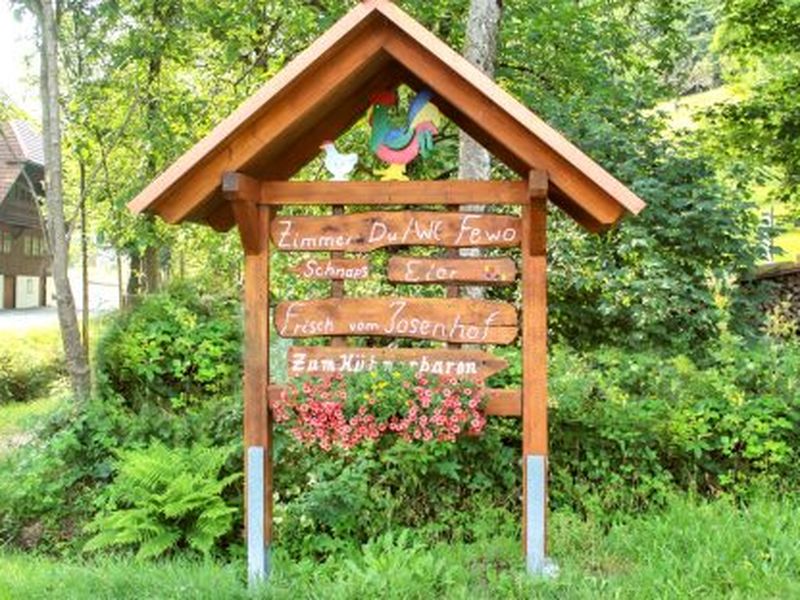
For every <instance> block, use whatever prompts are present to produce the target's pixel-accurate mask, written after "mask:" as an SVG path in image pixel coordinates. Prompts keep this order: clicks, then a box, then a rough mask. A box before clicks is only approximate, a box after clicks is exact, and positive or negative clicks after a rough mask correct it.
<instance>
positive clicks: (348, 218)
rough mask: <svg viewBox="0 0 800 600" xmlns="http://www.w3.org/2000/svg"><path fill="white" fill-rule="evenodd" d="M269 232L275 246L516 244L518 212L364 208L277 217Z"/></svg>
mask: <svg viewBox="0 0 800 600" xmlns="http://www.w3.org/2000/svg"><path fill="white" fill-rule="evenodd" d="M271 236H272V241H273V243H274V244H275V245H276V246H277V247H278V249H279V250H297V251H323V252H324V251H328V250H331V251H349V252H366V251H369V250H375V249H376V248H383V247H385V246H445V247H478V246H497V247H503V248H508V247H512V246H517V245H519V242H520V236H521V225H520V219H519V218H518V217H510V216H506V215H486V214H474V213H442V212H424V211H420V212H416V211H406V212H387V211H383V212H367V213H357V214H351V215H344V216H333V217H280V218H278V219H275V220H274V221H273V223H272V228H271Z"/></svg>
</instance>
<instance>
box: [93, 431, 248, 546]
mask: <svg viewBox="0 0 800 600" xmlns="http://www.w3.org/2000/svg"><path fill="white" fill-rule="evenodd" d="M230 454H231V450H230V448H206V447H203V446H193V447H192V448H167V447H166V446H164V445H162V444H155V445H152V446H150V447H148V448H145V449H143V450H128V451H123V452H120V453H119V461H118V463H117V465H116V469H117V470H118V473H117V475H116V477H115V478H114V481H113V482H112V483H111V485H109V486H108V488H107V489H106V490H105V492H104V494H103V496H104V501H105V504H106V506H105V509H104V510H103V511H102V513H101V514H99V515H98V516H96V517H95V519H94V520H93V521H92V522H91V523H90V524H89V525H88V526H87V530H88V531H90V532H93V533H95V535H94V537H92V539H90V540H89V541H88V543H87V544H86V546H85V548H84V549H85V550H86V551H92V550H98V549H101V548H107V547H109V546H123V547H131V546H132V547H134V548H136V549H137V554H136V556H137V558H152V557H156V556H161V555H162V554H164V553H166V552H169V551H175V550H178V549H191V550H194V551H197V552H200V553H202V554H204V555H208V554H209V553H210V552H211V550H212V548H213V546H214V543H215V542H216V541H217V539H219V538H220V537H222V536H223V535H225V534H227V533H229V532H230V531H231V528H232V526H233V522H234V514H235V513H236V511H237V509H236V508H234V507H232V506H230V505H228V504H227V503H226V502H225V499H224V498H223V496H222V494H223V492H224V490H225V489H226V488H227V487H228V486H230V485H231V484H232V483H234V482H235V481H237V480H238V479H239V478H240V477H241V474H240V473H234V474H232V475H227V476H221V475H220V472H221V471H222V469H223V467H224V466H225V463H226V462H227V461H228V458H229V456H230Z"/></svg>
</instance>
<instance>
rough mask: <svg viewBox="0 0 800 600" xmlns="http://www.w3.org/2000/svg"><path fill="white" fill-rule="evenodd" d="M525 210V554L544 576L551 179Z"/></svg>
mask: <svg viewBox="0 0 800 600" xmlns="http://www.w3.org/2000/svg"><path fill="white" fill-rule="evenodd" d="M529 192H530V194H531V202H530V204H528V205H526V206H524V207H523V208H522V347H523V349H524V351H523V353H522V464H523V502H522V507H523V508H522V510H523V551H524V553H525V558H526V564H527V567H528V571H529V572H531V573H542V572H543V571H544V569H545V567H546V550H547V543H546V540H547V521H546V514H547V457H548V440H547V173H545V172H541V171H532V172H531V174H530V179H529Z"/></svg>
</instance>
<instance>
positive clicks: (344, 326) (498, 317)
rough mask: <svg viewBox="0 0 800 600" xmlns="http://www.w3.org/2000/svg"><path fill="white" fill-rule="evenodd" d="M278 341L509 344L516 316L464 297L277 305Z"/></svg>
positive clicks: (507, 308) (500, 305)
mask: <svg viewBox="0 0 800 600" xmlns="http://www.w3.org/2000/svg"><path fill="white" fill-rule="evenodd" d="M275 327H276V329H277V330H278V334H279V335H280V336H281V337H286V338H304V337H318V336H348V335H355V336H359V335H360V336H390V337H405V338H414V339H423V340H440V341H444V342H460V343H472V344H509V343H511V342H512V341H514V338H516V336H517V311H516V309H515V308H514V307H513V306H512V305H511V304H508V303H506V302H493V301H489V300H469V299H464V298H454V299H445V298H367V299H362V298H335V299H328V300H304V301H298V302H281V303H280V304H278V307H277V309H276V311H275Z"/></svg>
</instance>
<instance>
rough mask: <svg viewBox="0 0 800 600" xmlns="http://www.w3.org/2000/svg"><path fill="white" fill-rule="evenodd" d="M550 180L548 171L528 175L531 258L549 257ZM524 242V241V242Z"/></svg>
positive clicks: (529, 247) (529, 248) (537, 171)
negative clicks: (548, 211)
mask: <svg viewBox="0 0 800 600" xmlns="http://www.w3.org/2000/svg"><path fill="white" fill-rule="evenodd" d="M548 191H549V179H548V174H547V171H542V170H540V169H532V170H531V172H530V174H529V175H528V195H529V197H530V201H531V210H530V219H531V223H530V239H529V240H528V241H529V242H530V244H529V246H528V250H529V252H530V255H531V256H546V255H547V235H546V233H547V193H548ZM523 241H524V240H523Z"/></svg>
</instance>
